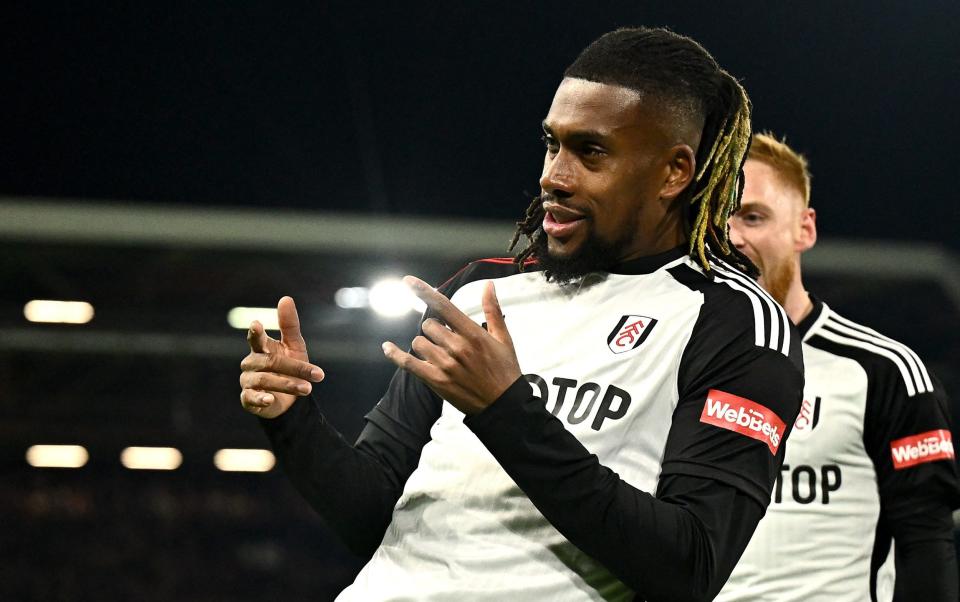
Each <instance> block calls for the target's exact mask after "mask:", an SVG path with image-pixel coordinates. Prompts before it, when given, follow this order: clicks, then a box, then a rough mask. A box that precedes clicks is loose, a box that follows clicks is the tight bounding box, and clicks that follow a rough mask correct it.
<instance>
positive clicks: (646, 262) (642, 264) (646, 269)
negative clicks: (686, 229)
mask: <svg viewBox="0 0 960 602" xmlns="http://www.w3.org/2000/svg"><path fill="white" fill-rule="evenodd" d="M686 254H687V245H680V246H679V247H674V248H673V249H670V250H669V251H664V252H663V253H657V254H656V255H647V256H646V257H637V258H636V259H631V260H629V261H624V262H623V263H620V264H617V265H615V266H614V267H612V268H610V273H611V274H628V275H629V274H652V273H653V272H656V271H657V270H659V269H660V268H662V267H663V266H665V265H667V264H668V263H670V262H671V261H676V260H677V259H680V258H681V257H683V256H684V255H686Z"/></svg>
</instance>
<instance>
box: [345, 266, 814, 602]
mask: <svg viewBox="0 0 960 602" xmlns="http://www.w3.org/2000/svg"><path fill="white" fill-rule="evenodd" d="M647 260H648V261H646V262H640V263H637V264H634V266H633V269H634V272H635V273H629V274H626V273H621V274H603V275H590V276H587V277H586V279H585V280H584V281H583V282H582V283H579V284H575V285H571V286H563V287H561V286H558V285H557V284H555V283H551V282H548V281H546V280H545V278H544V277H543V275H542V274H541V273H539V272H536V271H533V272H518V271H517V269H516V266H514V265H512V264H511V263H510V262H509V261H500V262H496V261H492V262H491V261H485V262H478V263H475V264H471V265H470V266H468V267H467V268H465V270H464V271H462V272H461V273H460V274H458V276H456V277H455V278H454V279H453V280H452V281H451V282H450V283H448V284H447V285H445V286H444V287H441V290H442V291H443V292H444V293H445V294H447V295H448V296H449V297H450V298H451V300H452V301H453V303H454V304H455V305H456V306H457V307H458V308H460V309H461V310H462V311H463V312H464V313H465V314H467V315H468V316H469V317H470V318H472V319H473V320H474V321H475V322H477V323H482V322H483V321H484V317H483V311H482V308H481V294H482V291H483V288H484V285H485V282H486V281H487V280H489V279H493V280H494V281H495V285H496V292H497V296H498V298H499V301H500V304H501V307H502V310H503V313H504V316H505V321H506V324H507V327H508V328H509V331H510V333H511V336H512V338H513V343H514V345H515V348H516V352H517V357H518V359H519V365H520V367H521V369H522V370H523V372H524V375H525V377H526V379H527V381H529V388H530V390H529V392H527V393H525V394H524V395H527V396H529V395H530V394H531V393H532V395H533V396H534V397H535V398H538V399H539V402H538V403H541V404H542V405H543V406H545V407H546V409H547V410H549V412H550V413H551V414H552V415H553V416H555V417H556V418H558V419H559V421H560V423H562V425H563V427H564V428H565V429H566V430H567V431H569V432H570V433H572V434H573V435H574V436H575V437H576V438H577V439H578V440H579V441H580V443H582V445H583V446H584V447H586V449H587V450H589V452H590V453H592V454H595V455H596V457H597V458H598V459H599V462H600V464H602V465H603V466H605V467H607V468H609V469H612V470H613V471H615V472H616V475H614V476H617V475H619V478H620V479H622V480H623V481H625V482H626V483H628V484H629V485H632V486H633V487H635V488H636V489H639V490H641V491H645V492H650V493H653V492H655V491H657V490H658V484H659V483H660V481H661V480H662V479H663V478H665V477H666V476H667V475H694V476H697V477H701V478H705V479H711V480H716V481H720V482H722V483H725V484H727V485H731V486H733V487H735V488H737V489H738V490H739V491H742V492H744V493H746V494H747V495H749V496H750V497H752V498H753V499H755V500H756V503H757V504H759V505H760V506H759V507H760V508H762V506H763V505H765V504H766V503H767V502H768V500H769V496H770V491H771V485H772V483H773V479H774V478H775V475H776V474H777V470H778V467H779V464H780V462H781V461H782V449H783V441H784V438H785V437H786V435H787V431H788V430H789V425H790V424H791V422H792V421H793V417H795V416H796V413H797V411H798V407H799V401H800V386H801V382H802V364H801V359H800V353H799V341H798V340H797V336H798V335H797V333H796V330H795V329H794V328H793V326H792V325H791V324H790V323H789V321H788V320H787V317H786V314H785V312H784V311H783V309H782V308H780V306H779V305H777V304H776V303H775V302H773V301H772V299H770V297H768V296H767V295H766V294H765V293H764V292H763V291H762V289H760V288H759V287H758V286H757V285H756V283H755V282H753V281H752V280H751V279H749V278H748V277H746V276H744V275H743V274H742V273H740V272H738V271H736V270H734V269H733V268H731V267H729V266H725V265H717V266H716V267H715V268H714V269H713V270H712V272H713V274H712V275H709V276H708V275H705V273H704V272H703V270H702V269H701V268H700V267H699V266H698V265H696V264H695V263H694V262H693V261H692V260H691V259H689V258H688V257H687V256H686V255H685V252H684V251H683V250H682V249H681V250H677V251H674V252H671V253H669V254H664V255H662V256H658V257H656V258H647ZM395 383H396V379H395ZM408 386H412V385H409V384H408ZM791 387H794V388H793V389H791ZM405 391H406V390H405V389H404V388H403V387H402V386H398V385H396V384H394V385H393V386H392V387H391V390H390V391H388V393H387V395H386V396H385V397H384V399H383V400H382V401H381V402H380V404H378V406H377V407H376V408H375V409H374V410H373V411H372V412H371V414H370V415H369V416H368V420H370V421H372V422H374V423H376V424H378V425H382V428H383V429H384V430H388V431H389V432H391V433H392V434H393V435H392V436H395V437H397V438H402V437H405V436H409V435H408V434H406V430H407V429H408V427H404V426H403V425H401V424H399V423H400V419H398V418H397V416H398V415H399V414H401V413H402V412H403V411H406V410H407V409H408V408H405V406H404V404H414V403H417V401H416V399H411V397H412V395H410V394H409V393H405ZM498 403H506V402H503V401H501V402H498ZM496 405H497V404H494V406H492V407H496ZM486 413H487V412H484V413H481V414H479V415H478V416H474V417H471V418H468V419H467V420H466V422H467V424H465V419H464V415H463V414H462V413H461V412H460V411H458V410H457V409H456V408H454V407H453V406H452V405H450V404H449V403H447V402H443V404H442V410H441V411H440V415H439V417H438V419H436V421H435V422H434V423H433V425H432V428H431V429H430V431H429V442H427V443H426V445H425V446H424V447H423V450H422V454H421V456H420V461H419V465H418V466H417V468H416V470H415V471H414V472H413V474H412V475H411V476H410V477H409V479H408V480H407V481H406V484H405V486H404V488H403V493H402V495H401V497H400V499H399V500H398V501H397V503H396V505H395V507H394V511H393V516H392V521H391V522H390V525H389V527H388V529H387V532H386V534H385V536H384V538H383V541H382V543H381V545H380V546H379V548H378V549H377V550H376V552H375V553H374V555H373V557H372V559H371V560H370V561H369V563H368V564H367V565H366V566H365V567H364V568H363V570H362V571H361V573H360V574H359V576H358V577H357V579H356V581H355V583H354V584H353V585H352V586H350V587H349V588H347V589H346V590H345V591H344V592H343V593H342V594H341V595H340V597H339V598H338V600H339V601H340V602H352V601H358V602H368V601H370V600H458V601H465V600H471V601H477V600H491V601H498V602H503V601H506V600H550V601H551V602H567V601H569V602H574V601H585V600H632V599H633V596H634V593H633V592H632V591H631V590H630V589H628V588H627V587H626V586H625V585H624V584H623V583H621V582H620V581H619V580H618V579H617V578H616V577H614V575H613V574H611V572H610V571H608V570H607V568H605V567H604V566H602V565H601V564H600V563H599V562H598V561H596V560H595V559H593V558H591V557H589V556H588V555H586V554H585V553H583V552H581V551H580V550H579V549H578V548H577V547H576V546H574V545H573V544H572V543H571V542H570V541H568V540H567V539H566V538H565V537H564V536H563V535H562V534H561V533H560V531H558V529H557V528H555V527H554V526H552V525H551V523H550V522H548V521H547V519H546V518H544V516H543V514H541V512H540V511H538V509H537V507H536V506H535V505H534V503H532V502H531V500H530V499H529V498H528V496H527V495H525V493H524V491H523V490H521V489H520V487H518V485H517V484H516V483H515V482H514V480H513V479H511V477H510V476H508V474H507V473H506V472H505V471H504V468H502V467H501V465H500V464H499V463H498V461H497V460H496V459H495V458H494V456H493V455H492V454H491V452H490V451H488V449H487V447H485V444H484V442H482V441H481V439H480V438H478V436H477V434H476V431H477V430H478V429H480V428H481V427H479V426H477V423H478V421H480V420H482V419H483V417H484V414H486ZM471 421H473V422H472V423H471ZM468 425H469V427H468ZM518 470H519V469H518ZM584 493H586V492H584ZM575 494H577V492H569V495H575ZM613 510H616V509H615V508H613ZM630 516H631V515H628V514H625V515H624V520H629V517H630ZM751 527H752V525H751ZM613 543H614V542H612V541H611V545H613ZM631 543H632V544H633V545H640V546H642V545H643V542H631Z"/></svg>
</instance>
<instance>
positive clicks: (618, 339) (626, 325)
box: [607, 315, 657, 353]
mask: <svg viewBox="0 0 960 602" xmlns="http://www.w3.org/2000/svg"><path fill="white" fill-rule="evenodd" d="M656 325H657V321H656V319H654V318H650V317H648V316H634V315H628V316H622V317H621V318H620V321H619V322H617V325H616V326H614V328H613V330H612V331H611V332H610V335H609V336H607V347H609V348H610V351H612V352H614V353H626V352H627V351H630V350H632V349H636V348H637V347H638V346H640V343H642V342H643V341H645V340H646V338H647V337H648V336H650V331H652V330H653V327H654V326H656Z"/></svg>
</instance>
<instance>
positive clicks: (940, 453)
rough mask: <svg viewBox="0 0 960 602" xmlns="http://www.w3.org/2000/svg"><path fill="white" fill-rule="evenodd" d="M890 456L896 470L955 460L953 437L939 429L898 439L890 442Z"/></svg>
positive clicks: (948, 432) (946, 431)
mask: <svg viewBox="0 0 960 602" xmlns="http://www.w3.org/2000/svg"><path fill="white" fill-rule="evenodd" d="M890 455H891V457H892V458H893V467H894V468H895V469H896V470H903V469H904V468H910V467H911V466H916V465H917V464H923V463H924V462H934V461H936V460H953V436H951V435H950V431H948V430H945V429H937V430H934V431H927V432H925V433H920V434H919V435H913V436H910V437H904V438H903V439H897V440H896V441H891V442H890Z"/></svg>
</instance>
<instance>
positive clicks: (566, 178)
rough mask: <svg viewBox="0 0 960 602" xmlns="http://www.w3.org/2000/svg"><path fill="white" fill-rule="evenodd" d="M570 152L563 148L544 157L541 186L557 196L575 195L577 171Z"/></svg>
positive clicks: (545, 190)
mask: <svg viewBox="0 0 960 602" xmlns="http://www.w3.org/2000/svg"><path fill="white" fill-rule="evenodd" d="M570 159H571V157H570V156H569V152H568V151H566V150H565V149H563V148H561V149H560V150H559V151H558V152H557V153H556V154H554V155H551V154H550V153H549V152H548V153H547V156H546V157H544V159H543V173H542V174H541V175H540V188H541V189H542V190H543V191H544V192H546V193H548V194H552V195H553V196H555V197H557V198H567V197H571V196H573V193H574V190H575V182H576V178H575V173H574V167H573V165H572V164H571V160H570Z"/></svg>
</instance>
